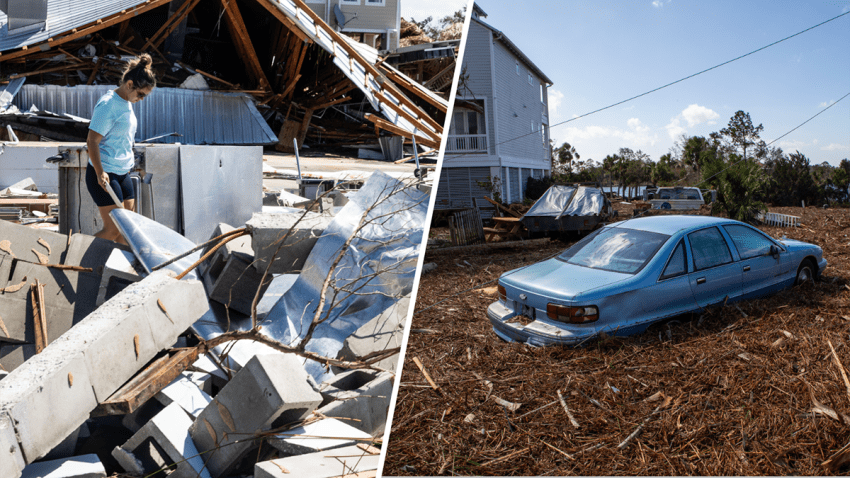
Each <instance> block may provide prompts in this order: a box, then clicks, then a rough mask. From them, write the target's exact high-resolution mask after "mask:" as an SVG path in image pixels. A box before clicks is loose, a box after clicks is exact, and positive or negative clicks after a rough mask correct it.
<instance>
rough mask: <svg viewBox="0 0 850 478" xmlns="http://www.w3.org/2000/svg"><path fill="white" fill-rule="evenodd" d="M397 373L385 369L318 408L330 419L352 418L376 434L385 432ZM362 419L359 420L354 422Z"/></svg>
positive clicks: (373, 434)
mask: <svg viewBox="0 0 850 478" xmlns="http://www.w3.org/2000/svg"><path fill="white" fill-rule="evenodd" d="M394 379H395V375H394V374H392V373H389V372H382V373H381V374H379V375H378V376H377V377H376V378H375V379H374V380H372V381H371V382H369V383H367V384H365V385H363V386H361V387H359V388H357V389H355V390H351V391H349V392H346V393H345V394H339V395H338V396H337V400H335V401H333V402H331V403H329V404H328V405H325V406H324V407H322V408H320V409H319V412H320V413H322V414H324V415H325V416H326V417H328V418H337V419H343V421H346V420H344V419H345V418H350V419H353V420H352V421H351V422H350V424H351V425H352V426H353V427H355V428H357V429H359V430H362V431H364V432H366V433H368V434H370V435H372V436H373V437H377V436H380V435H382V434H383V433H384V425H385V424H386V422H387V411H388V410H389V407H390V397H391V396H392V392H393V381H394ZM354 420H359V421H354Z"/></svg>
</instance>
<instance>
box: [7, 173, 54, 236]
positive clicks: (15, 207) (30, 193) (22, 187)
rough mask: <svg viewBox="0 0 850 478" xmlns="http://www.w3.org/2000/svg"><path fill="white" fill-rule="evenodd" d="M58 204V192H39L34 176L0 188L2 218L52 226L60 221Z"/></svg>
mask: <svg viewBox="0 0 850 478" xmlns="http://www.w3.org/2000/svg"><path fill="white" fill-rule="evenodd" d="M58 204H59V199H58V196H57V195H56V194H48V193H42V192H39V190H38V186H37V185H36V184H35V182H34V181H33V180H32V178H26V179H24V180H21V181H18V182H16V183H15V184H12V185H10V186H9V187H6V188H4V189H0V220H4V221H10V222H14V223H16V224H44V225H45V226H46V227H47V228H51V227H52V226H50V224H57V223H58V218H57V217H56V215H57V213H58ZM39 227H41V226H39Z"/></svg>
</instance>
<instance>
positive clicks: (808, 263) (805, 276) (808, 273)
mask: <svg viewBox="0 0 850 478" xmlns="http://www.w3.org/2000/svg"><path fill="white" fill-rule="evenodd" d="M814 281H815V264H814V262H812V260H811V259H804V260H803V262H801V263H800V267H799V268H797V278H796V279H794V285H800V284H802V283H804V282H814Z"/></svg>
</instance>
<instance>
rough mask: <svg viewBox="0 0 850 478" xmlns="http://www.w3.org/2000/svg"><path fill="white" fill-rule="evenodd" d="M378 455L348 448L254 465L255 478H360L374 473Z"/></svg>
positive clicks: (360, 449)
mask: <svg viewBox="0 0 850 478" xmlns="http://www.w3.org/2000/svg"><path fill="white" fill-rule="evenodd" d="M378 452H379V451H378V450H377V449H375V448H371V447H367V448H366V449H364V448H361V447H359V446H348V447H345V448H335V449H333V450H330V451H326V452H319V453H310V454H307V455H297V456H291V457H288V458H282V459H279V460H270V461H266V462H262V463H257V465H256V466H255V467H254V478H289V477H292V476H309V477H311V478H334V477H342V476H350V477H355V476H360V475H359V474H360V473H363V472H367V471H369V470H375V469H377V467H378V459H379V458H380V455H379V453H378ZM367 476H368V475H367Z"/></svg>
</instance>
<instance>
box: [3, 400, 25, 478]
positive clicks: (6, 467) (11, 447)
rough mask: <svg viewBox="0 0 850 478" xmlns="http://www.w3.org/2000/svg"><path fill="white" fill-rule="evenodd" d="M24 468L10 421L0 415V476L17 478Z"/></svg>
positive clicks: (22, 457)
mask: <svg viewBox="0 0 850 478" xmlns="http://www.w3.org/2000/svg"><path fill="white" fill-rule="evenodd" d="M25 466H26V462H24V456H23V454H22V453H21V447H20V446H19V445H18V440H17V438H15V429H14V427H13V426H12V420H11V419H10V418H9V417H8V416H7V415H5V414H2V413H0V476H3V477H11V478H17V477H18V476H21V470H23V469H24V467H25Z"/></svg>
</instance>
